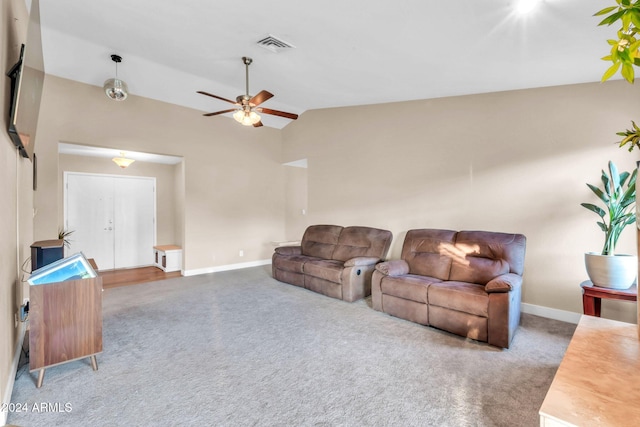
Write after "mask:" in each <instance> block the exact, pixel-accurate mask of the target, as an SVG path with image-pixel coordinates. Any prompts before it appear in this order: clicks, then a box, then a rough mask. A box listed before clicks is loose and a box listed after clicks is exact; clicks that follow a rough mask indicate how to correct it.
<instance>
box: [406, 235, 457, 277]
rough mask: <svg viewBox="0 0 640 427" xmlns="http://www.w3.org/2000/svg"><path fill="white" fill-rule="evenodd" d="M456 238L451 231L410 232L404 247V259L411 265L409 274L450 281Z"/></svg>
mask: <svg viewBox="0 0 640 427" xmlns="http://www.w3.org/2000/svg"><path fill="white" fill-rule="evenodd" d="M455 236H456V232H455V231H451V230H433V229H418V230H409V231H408V232H407V235H406V237H405V239H404V244H403V245H402V259H403V260H405V261H406V262H407V264H409V272H410V273H411V274H417V275H421V276H431V277H435V278H438V279H440V280H447V279H449V270H450V269H451V250H452V248H453V247H454V246H453V245H454V242H455Z"/></svg>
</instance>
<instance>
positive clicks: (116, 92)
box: [102, 55, 129, 101]
mask: <svg viewBox="0 0 640 427" xmlns="http://www.w3.org/2000/svg"><path fill="white" fill-rule="evenodd" d="M111 60H112V61H113V62H115V63H116V76H115V78H113V79H108V80H107V81H105V82H104V85H103V86H102V88H103V89H104V93H105V94H106V95H107V97H108V98H109V99H113V100H114V101H124V100H125V99H127V96H128V95H129V87H128V86H127V84H126V83H125V82H124V81H123V80H120V79H119V78H118V64H119V63H120V62H122V57H121V56H119V55H111Z"/></svg>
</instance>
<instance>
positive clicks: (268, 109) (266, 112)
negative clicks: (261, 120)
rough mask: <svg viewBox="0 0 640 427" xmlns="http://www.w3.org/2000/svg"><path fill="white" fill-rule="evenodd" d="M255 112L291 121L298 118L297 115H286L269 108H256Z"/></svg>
mask: <svg viewBox="0 0 640 427" xmlns="http://www.w3.org/2000/svg"><path fill="white" fill-rule="evenodd" d="M256 111H259V112H261V113H265V114H271V115H272V116H280V117H286V118H287V119H291V120H295V119H297V118H298V115H297V114H293V113H287V112H284V111H278V110H272V109H271V108H256Z"/></svg>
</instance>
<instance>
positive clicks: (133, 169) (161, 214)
mask: <svg viewBox="0 0 640 427" xmlns="http://www.w3.org/2000/svg"><path fill="white" fill-rule="evenodd" d="M58 161H59V163H58V170H59V174H58V197H59V200H64V199H63V196H64V185H63V182H64V181H63V179H64V172H84V173H96V174H106V175H117V176H143V177H150V178H155V179H156V224H157V225H156V240H157V244H158V245H170V244H177V245H182V241H181V240H178V236H177V235H176V229H177V226H176V221H177V220H176V218H178V217H179V216H178V215H179V213H178V212H176V211H177V210H178V209H177V208H178V206H179V204H178V202H177V200H178V198H179V196H178V194H181V193H184V187H183V188H178V187H177V186H176V182H179V181H177V180H176V169H177V168H179V167H178V165H164V164H159V163H148V162H141V161H137V162H134V163H133V164H132V165H131V166H129V167H128V168H126V169H121V168H119V167H118V166H117V165H116V164H115V163H113V162H112V161H111V159H108V158H100V157H87V156H76V155H68V154H60V155H59V157H58ZM58 218H60V219H61V221H60V227H62V224H63V221H62V219H63V218H64V202H62V203H60V204H59V206H58ZM54 237H55V236H51V238H54ZM71 238H73V236H72V237H71Z"/></svg>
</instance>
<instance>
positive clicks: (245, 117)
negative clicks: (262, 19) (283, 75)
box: [198, 56, 298, 127]
mask: <svg viewBox="0 0 640 427" xmlns="http://www.w3.org/2000/svg"><path fill="white" fill-rule="evenodd" d="M242 62H243V63H244V65H245V69H246V86H247V92H246V94H244V95H239V96H238V97H236V100H235V101H232V100H230V99H227V98H223V97H221V96H218V95H214V94H212V93H208V92H204V91H201V90H199V91H198V93H201V94H202V95H207V96H211V97H213V98H216V99H220V100H222V101H226V102H229V103H231V104H233V105H235V106H236V108H230V109H228V110H222V111H216V112H215V113H205V114H203V116H207V117H208V116H217V115H218V114H225V113H230V112H232V111H235V113H234V114H233V118H234V119H236V121H238V122H240V123H242V124H243V125H245V126H253V127H260V126H262V121H261V119H260V115H259V114H258V113H264V114H271V115H273V116H280V117H285V118H287V119H291V120H295V119H297V118H298V115H297V114H293V113H287V112H284V111H278V110H272V109H271V108H264V107H259V105H260V104H262V103H263V102H264V101H266V100H268V99H270V98H272V97H273V94H272V93H270V92H267V91H266V90H263V91H260V92H259V93H258V94H257V95H255V96H253V97H251V95H249V65H250V64H251V63H252V62H253V60H252V59H251V58H248V57H246V56H243V57H242Z"/></svg>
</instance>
